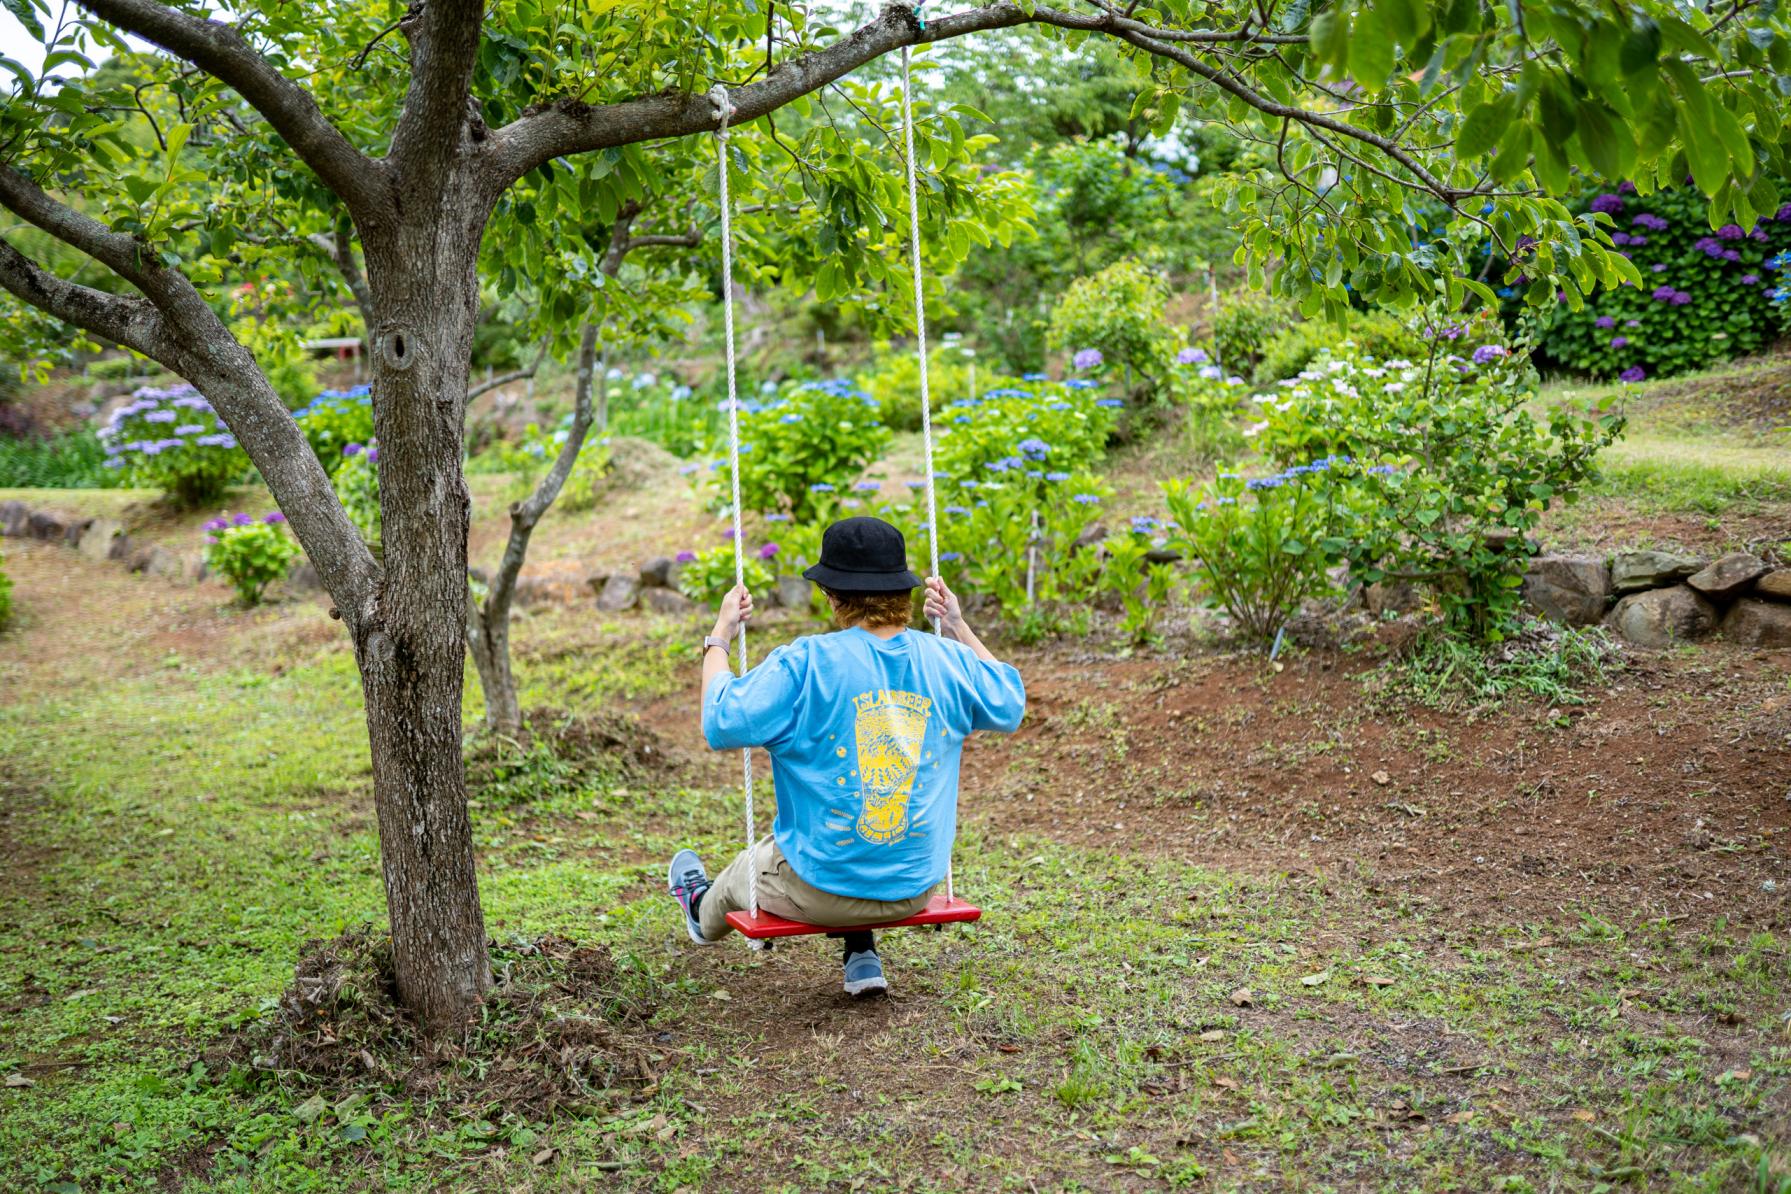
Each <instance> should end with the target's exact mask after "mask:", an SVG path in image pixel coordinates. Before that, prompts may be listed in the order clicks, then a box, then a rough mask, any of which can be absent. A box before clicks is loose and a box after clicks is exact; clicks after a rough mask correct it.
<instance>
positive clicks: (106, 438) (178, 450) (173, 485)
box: [99, 382, 249, 509]
mask: <svg viewBox="0 0 1791 1194" xmlns="http://www.w3.org/2000/svg"><path fill="white" fill-rule="evenodd" d="M131 397H132V399H133V400H132V401H131V402H129V403H127V404H125V405H124V406H121V407H119V408H118V409H117V410H116V411H114V412H112V417H111V418H110V419H109V420H108V421H107V423H106V425H105V427H103V428H102V429H101V430H100V433H99V436H100V441H101V443H103V444H104V445H105V447H106V450H107V451H108V452H109V453H110V456H109V457H108V458H107V460H106V462H105V463H106V467H108V468H113V469H118V470H119V471H120V475H121V476H122V477H123V478H124V482H125V484H127V485H135V486H141V487H144V488H150V489H160V490H161V491H162V492H163V493H164V494H165V495H167V497H168V498H169V499H170V500H172V501H173V502H174V503H175V504H176V505H178V506H181V507H183V508H186V509H192V508H194V507H196V506H202V505H205V504H206V503H207V502H212V501H216V500H217V499H218V498H219V497H221V496H222V495H223V493H224V491H225V490H226V489H228V488H229V487H230V486H231V485H234V484H236V483H237V482H239V481H241V480H242V479H243V478H244V477H245V476H246V475H247V473H248V471H249V457H248V454H247V453H246V452H244V451H243V450H242V449H241V448H240V447H238V446H237V443H236V437H235V436H234V435H231V434H230V430H229V428H227V427H225V426H224V423H223V420H221V419H219V418H218V415H217V413H216V412H215V411H213V410H212V408H211V403H209V402H207V401H206V400H205V397H204V396H203V395H202V394H200V393H199V391H198V390H195V389H194V388H193V387H192V386H190V385H187V384H186V383H185V382H181V383H179V384H177V385H174V386H170V387H168V388H166V389H156V388H153V387H150V386H145V387H143V388H142V389H139V390H137V391H136V392H135V393H134V394H132V395H131Z"/></svg>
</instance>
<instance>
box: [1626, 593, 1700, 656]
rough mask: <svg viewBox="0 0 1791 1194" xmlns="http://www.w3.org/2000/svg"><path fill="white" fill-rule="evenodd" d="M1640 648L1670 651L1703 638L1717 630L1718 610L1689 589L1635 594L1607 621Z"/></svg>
mask: <svg viewBox="0 0 1791 1194" xmlns="http://www.w3.org/2000/svg"><path fill="white" fill-rule="evenodd" d="M1606 620H1607V622H1608V623H1609V625H1610V626H1611V628H1612V629H1614V630H1615V631H1616V632H1617V633H1618V634H1620V635H1622V636H1623V637H1624V638H1626V639H1628V640H1629V641H1630V642H1632V643H1634V644H1636V645H1637V646H1638V647H1671V646H1674V645H1676V644H1678V643H1683V642H1689V641H1691V640H1692V639H1699V638H1703V637H1704V636H1705V635H1707V634H1709V633H1710V632H1711V631H1712V630H1715V629H1716V606H1714V605H1712V604H1711V603H1710V601H1709V600H1708V599H1707V598H1706V597H1705V596H1704V595H1703V594H1702V593H1699V592H1698V591H1697V590H1695V589H1692V588H1689V587H1688V586H1686V585H1674V586H1673V587H1672V588H1670V589H1649V590H1648V591H1647V592H1645V593H1632V594H1630V595H1629V596H1627V597H1625V598H1623V600H1621V601H1619V602H1617V608H1616V609H1614V610H1612V611H1611V614H1610V617H1609V618H1608V619H1606Z"/></svg>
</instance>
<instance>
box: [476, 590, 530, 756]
mask: <svg viewBox="0 0 1791 1194" xmlns="http://www.w3.org/2000/svg"><path fill="white" fill-rule="evenodd" d="M467 602H468V606H469V608H468V610H467V647H468V648H469V650H470V651H471V653H472V657H473V668H474V670H476V671H477V672H478V674H479V687H480V689H482V690H483V691H484V693H485V728H486V730H488V731H489V732H491V733H493V734H506V735H512V736H513V735H515V734H516V732H517V731H518V730H520V729H522V706H521V705H520V704H519V702H518V700H517V696H516V676H515V673H513V672H512V671H511V670H510V617H509V607H508V605H506V606H505V608H504V611H503V613H504V617H503V618H502V620H496V619H493V618H492V617H491V611H490V608H489V606H481V605H480V603H479V602H478V601H476V600H474V599H473V598H472V596H471V594H468V597H467Z"/></svg>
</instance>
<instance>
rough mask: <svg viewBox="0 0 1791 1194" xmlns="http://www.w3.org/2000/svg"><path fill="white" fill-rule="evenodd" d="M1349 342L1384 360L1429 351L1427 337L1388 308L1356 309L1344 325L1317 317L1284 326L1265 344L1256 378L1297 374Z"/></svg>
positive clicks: (1264, 379) (1265, 379)
mask: <svg viewBox="0 0 1791 1194" xmlns="http://www.w3.org/2000/svg"><path fill="white" fill-rule="evenodd" d="M1346 344H1353V345H1354V346H1355V347H1356V348H1358V349H1360V350H1361V351H1362V352H1363V353H1364V354H1365V355H1367V356H1371V357H1373V358H1375V359H1376V360H1381V361H1390V360H1396V359H1399V358H1401V357H1421V356H1423V355H1424V354H1425V346H1424V341H1423V338H1422V337H1420V336H1419V335H1418V334H1417V333H1415V332H1413V331H1412V330H1411V329H1410V328H1409V327H1407V325H1406V321H1405V320H1402V319H1400V318H1399V317H1398V316H1396V315H1393V314H1391V313H1390V312H1386V311H1354V312H1351V313H1350V317H1349V322H1348V323H1346V324H1342V325H1338V324H1334V323H1331V322H1330V321H1329V320H1324V319H1314V320H1308V321H1306V322H1304V323H1294V324H1291V325H1287V326H1284V327H1282V329H1281V330H1280V331H1278V332H1276V333H1275V334H1274V335H1273V336H1271V337H1270V339H1269V341H1268V343H1267V344H1266V345H1265V346H1264V347H1263V352H1262V359H1261V360H1260V361H1258V362H1257V363H1256V370H1255V374H1254V376H1255V378H1256V382H1257V384H1258V385H1262V384H1266V383H1268V382H1274V381H1280V380H1282V379H1283V378H1288V377H1297V376H1299V375H1300V374H1301V373H1302V372H1304V371H1305V369H1306V368H1307V367H1308V366H1309V365H1311V364H1312V362H1313V361H1314V360H1315V359H1316V358H1317V357H1318V355H1319V354H1320V353H1322V352H1324V351H1325V350H1326V349H1329V348H1342V347H1343V346H1344V345H1346Z"/></svg>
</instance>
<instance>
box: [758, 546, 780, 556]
mask: <svg viewBox="0 0 1791 1194" xmlns="http://www.w3.org/2000/svg"><path fill="white" fill-rule="evenodd" d="M781 550H783V549H782V548H780V547H778V545H777V544H775V543H767V544H765V545H764V546H763V547H761V548H759V558H760V559H761V560H769V559H770V558H771V557H772V556H774V555H776V554H777V553H778V552H779V551H781Z"/></svg>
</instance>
